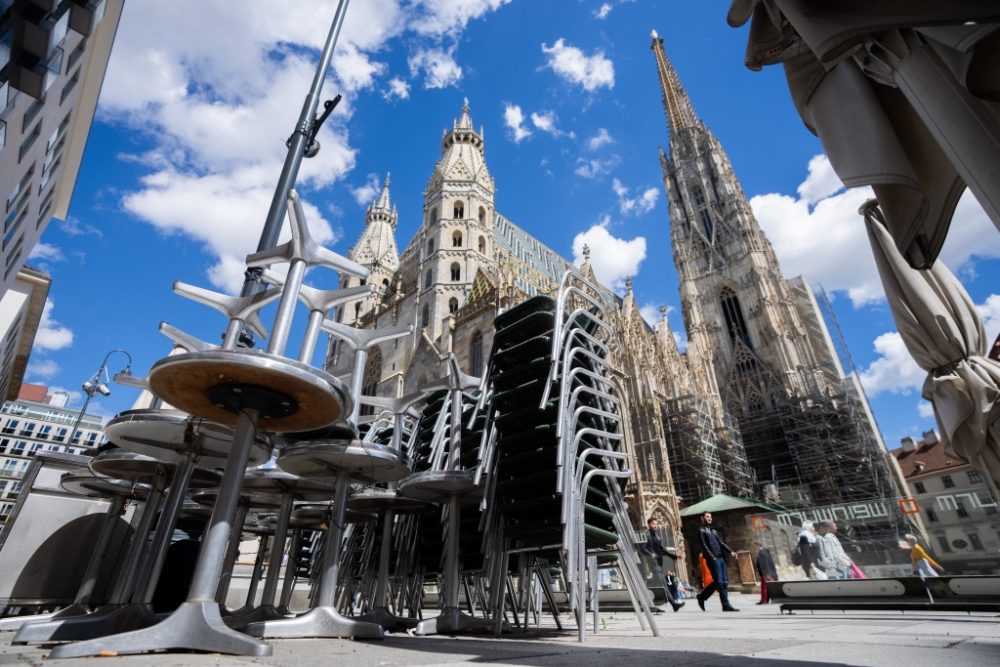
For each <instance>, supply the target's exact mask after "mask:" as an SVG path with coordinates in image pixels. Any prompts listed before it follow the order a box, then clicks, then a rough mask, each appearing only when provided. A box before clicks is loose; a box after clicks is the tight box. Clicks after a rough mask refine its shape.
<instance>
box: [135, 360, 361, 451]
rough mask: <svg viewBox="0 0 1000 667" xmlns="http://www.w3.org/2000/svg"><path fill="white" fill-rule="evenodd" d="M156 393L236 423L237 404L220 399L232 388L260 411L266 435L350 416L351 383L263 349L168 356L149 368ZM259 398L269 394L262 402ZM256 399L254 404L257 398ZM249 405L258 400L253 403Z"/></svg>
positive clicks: (183, 407)
mask: <svg viewBox="0 0 1000 667" xmlns="http://www.w3.org/2000/svg"><path fill="white" fill-rule="evenodd" d="M149 387H150V389H151V390H152V391H153V393H154V394H156V395H157V396H159V397H160V398H162V399H163V400H164V401H166V402H167V403H169V404H170V405H173V406H175V407H177V408H178V409H180V410H184V411H185V412H189V413H191V414H193V415H196V416H198V417H204V418H205V419H211V420H212V421H216V422H220V423H223V424H235V423H236V417H237V413H236V411H235V407H234V406H235V403H230V404H229V405H227V404H225V403H222V402H220V401H219V399H218V398H215V400H213V398H210V397H209V394H211V395H212V396H213V397H216V396H217V395H218V394H219V393H220V391H221V392H222V393H226V392H225V391H224V390H225V389H227V388H228V389H229V390H230V391H231V392H232V393H231V394H230V395H231V397H233V400H234V401H235V400H236V399H235V397H236V396H238V395H244V394H245V395H244V397H243V399H241V400H243V401H244V402H243V404H242V405H243V407H245V408H246V407H252V408H254V409H256V410H258V411H259V415H258V419H257V428H258V429H259V430H260V431H263V432H265V433H289V432H297V431H309V430H312V429H318V428H322V427H324V426H327V425H329V424H334V423H336V422H337V421H338V420H340V419H341V417H342V416H343V415H345V414H349V413H350V410H351V407H352V401H351V398H350V392H349V391H348V389H347V387H346V386H344V384H343V383H342V382H341V381H340V380H338V379H337V378H335V377H333V376H332V375H330V374H329V373H326V372H325V371H322V370H320V369H318V368H314V367H313V366H309V365H307V364H303V363H301V362H298V361H295V360H294V359H289V358H288V357H280V356H277V355H274V354H268V353H267V352H263V351H260V350H245V349H234V350H206V351H202V352H187V353H184V354H177V355H173V356H169V357H165V358H163V359H161V360H159V361H157V362H156V363H155V364H153V366H152V368H150V369H149ZM261 396H266V397H268V398H267V400H266V401H265V402H260V400H261ZM255 401H256V402H255ZM249 403H254V404H253V405H251V404H249Z"/></svg>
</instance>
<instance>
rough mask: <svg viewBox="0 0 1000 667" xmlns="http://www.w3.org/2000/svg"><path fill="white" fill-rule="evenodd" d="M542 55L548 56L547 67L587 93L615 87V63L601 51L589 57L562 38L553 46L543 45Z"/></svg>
mask: <svg viewBox="0 0 1000 667" xmlns="http://www.w3.org/2000/svg"><path fill="white" fill-rule="evenodd" d="M542 53H544V54H545V55H546V56H548V58H547V62H546V65H547V66H548V67H549V68H550V69H551V70H552V71H553V72H555V73H556V74H558V75H559V76H561V77H562V78H563V79H565V80H567V81H569V82H570V83H575V84H578V85H580V86H583V89H584V90H586V91H587V92H593V91H595V90H597V89H598V88H614V86H615V66H614V63H612V62H611V60H609V59H608V58H606V57H605V56H604V52H603V51H601V50H600V49H598V50H597V51H595V52H594V55H592V56H588V55H587V54H585V53H584V52H583V51H582V50H580V49H578V48H577V47H575V46H571V45H568V44H566V40H565V39H564V38H562V37H560V38H559V39H558V40H556V43H555V44H553V45H552V46H548V45H547V44H544V43H543V44H542Z"/></svg>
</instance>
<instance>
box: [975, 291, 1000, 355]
mask: <svg viewBox="0 0 1000 667" xmlns="http://www.w3.org/2000/svg"><path fill="white" fill-rule="evenodd" d="M976 310H977V311H979V316H980V317H981V318H983V329H985V330H986V345H987V347H990V346H992V345H993V341H995V340H996V339H997V334H1000V294H990V295H989V296H988V297H986V301H985V302H983V303H981V304H976Z"/></svg>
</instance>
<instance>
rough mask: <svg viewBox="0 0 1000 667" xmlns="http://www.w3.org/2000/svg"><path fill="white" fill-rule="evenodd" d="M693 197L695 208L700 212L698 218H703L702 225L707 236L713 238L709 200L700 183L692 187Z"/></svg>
mask: <svg viewBox="0 0 1000 667" xmlns="http://www.w3.org/2000/svg"><path fill="white" fill-rule="evenodd" d="M691 199H692V201H693V202H694V208H695V211H696V212H697V214H698V219H699V220H701V227H702V230H704V232H705V237H706V238H708V239H711V238H712V232H713V231H714V227H713V224H712V214H711V212H710V211H709V210H708V206H707V201H706V200H705V191H704V190H702V189H701V186H700V185H697V184H696V185H694V186H693V187H692V188H691Z"/></svg>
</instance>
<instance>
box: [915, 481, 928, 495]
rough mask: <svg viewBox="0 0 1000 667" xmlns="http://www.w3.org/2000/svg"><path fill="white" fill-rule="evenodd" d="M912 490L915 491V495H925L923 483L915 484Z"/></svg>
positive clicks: (925, 490) (925, 489)
mask: <svg viewBox="0 0 1000 667" xmlns="http://www.w3.org/2000/svg"><path fill="white" fill-rule="evenodd" d="M913 488H914V489H916V490H917V493H927V487H926V486H924V483H923V482H917V483H916V484H914V485H913Z"/></svg>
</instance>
